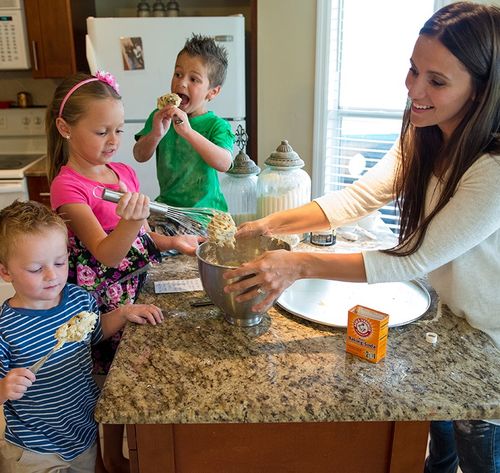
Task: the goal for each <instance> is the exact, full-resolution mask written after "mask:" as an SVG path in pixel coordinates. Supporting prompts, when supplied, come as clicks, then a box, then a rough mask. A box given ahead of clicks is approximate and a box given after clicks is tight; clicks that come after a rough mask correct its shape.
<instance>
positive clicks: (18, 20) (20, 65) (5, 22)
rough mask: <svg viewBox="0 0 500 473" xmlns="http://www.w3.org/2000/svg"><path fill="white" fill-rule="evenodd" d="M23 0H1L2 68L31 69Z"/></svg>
mask: <svg viewBox="0 0 500 473" xmlns="http://www.w3.org/2000/svg"><path fill="white" fill-rule="evenodd" d="M30 66H31V64H30V55H29V49H28V32H27V29H26V19H25V15H24V3H23V0H0V69H3V70H18V69H29V68H30Z"/></svg>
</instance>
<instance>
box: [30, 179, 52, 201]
mask: <svg viewBox="0 0 500 473" xmlns="http://www.w3.org/2000/svg"><path fill="white" fill-rule="evenodd" d="M26 180H27V185H28V196H29V198H30V200H36V201H37V202H40V203H42V204H45V205H46V206H47V207H50V189H49V181H48V180H47V177H46V176H27V177H26Z"/></svg>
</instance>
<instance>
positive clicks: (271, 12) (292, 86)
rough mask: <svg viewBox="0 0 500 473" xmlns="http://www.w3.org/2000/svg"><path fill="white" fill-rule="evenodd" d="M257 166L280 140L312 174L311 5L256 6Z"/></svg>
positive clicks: (285, 0) (279, 2)
mask: <svg viewBox="0 0 500 473" xmlns="http://www.w3.org/2000/svg"><path fill="white" fill-rule="evenodd" d="M257 30H258V36H257V50H258V59H257V60H258V64H257V74H258V77H257V97H258V104H257V105H258V137H259V144H258V156H259V166H261V167H262V166H263V163H264V161H265V160H266V159H267V157H268V156H269V155H270V154H271V153H272V152H273V151H274V150H275V149H276V147H277V146H278V145H279V144H280V142H281V140H282V139H287V140H288V142H289V143H290V145H291V146H292V148H293V149H294V150H295V151H296V152H297V153H298V154H299V155H300V157H301V158H302V159H303V160H304V161H305V163H306V166H305V168H304V169H305V170H306V171H307V172H308V173H309V174H311V164H312V146H313V143H312V141H313V108H314V107H313V100H314V75H315V71H314V69H315V45H316V44H315V41H316V38H315V34H316V0H307V1H303V0H271V1H269V0H260V1H258V4H257Z"/></svg>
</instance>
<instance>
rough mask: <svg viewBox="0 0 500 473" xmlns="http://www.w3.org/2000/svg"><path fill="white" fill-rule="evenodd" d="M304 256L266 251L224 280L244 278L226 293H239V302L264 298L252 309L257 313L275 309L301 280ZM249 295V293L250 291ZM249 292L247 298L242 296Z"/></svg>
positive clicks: (226, 288)
mask: <svg viewBox="0 0 500 473" xmlns="http://www.w3.org/2000/svg"><path fill="white" fill-rule="evenodd" d="M299 263H300V255H299V254H298V253H291V252H290V251H286V250H273V251H266V252H265V253H264V254H262V255H261V256H259V257H258V258H257V259H255V260H253V261H250V262H249V263H244V264H242V265H241V266H240V267H239V268H236V269H232V270H230V271H226V272H225V273H224V276H223V277H224V279H233V278H241V277H244V276H247V278H246V279H243V280H241V281H238V282H230V283H229V284H228V285H227V286H226V287H225V288H224V292H238V293H240V295H238V296H237V297H236V300H237V301H238V302H243V301H248V300H250V299H253V298H255V297H257V296H259V295H262V294H264V295H265V296H264V299H263V300H262V301H261V302H258V303H257V304H255V305H254V306H253V307H252V311H254V312H263V311H264V310H267V309H268V308H269V307H271V306H272V305H273V303H274V301H275V300H276V299H277V298H278V297H279V296H280V294H281V293H282V292H283V291H284V290H285V289H286V288H287V287H289V286H290V285H291V284H292V283H294V282H295V281H296V280H297V279H300V277H301V276H300V275H301V265H300V264H299ZM247 290H248V292H245V291H247ZM242 292H245V294H241V293H242Z"/></svg>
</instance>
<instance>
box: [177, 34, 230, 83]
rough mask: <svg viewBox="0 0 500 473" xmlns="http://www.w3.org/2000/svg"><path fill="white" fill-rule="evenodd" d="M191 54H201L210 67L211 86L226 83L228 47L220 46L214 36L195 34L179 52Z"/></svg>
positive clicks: (208, 67)
mask: <svg viewBox="0 0 500 473" xmlns="http://www.w3.org/2000/svg"><path fill="white" fill-rule="evenodd" d="M181 54H188V55H189V56H199V57H201V58H202V60H203V61H204V62H205V64H206V66H207V69H208V80H209V81H210V87H217V86H220V85H222V84H224V81H225V80H226V72H227V64H228V54H227V51H226V48H224V47H222V46H219V45H218V44H217V42H216V41H215V39H214V38H212V37H210V36H203V35H199V34H193V35H192V36H191V38H189V39H188V40H187V41H186V44H184V47H183V48H182V49H181V51H180V52H179V54H178V56H180V55H181Z"/></svg>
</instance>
